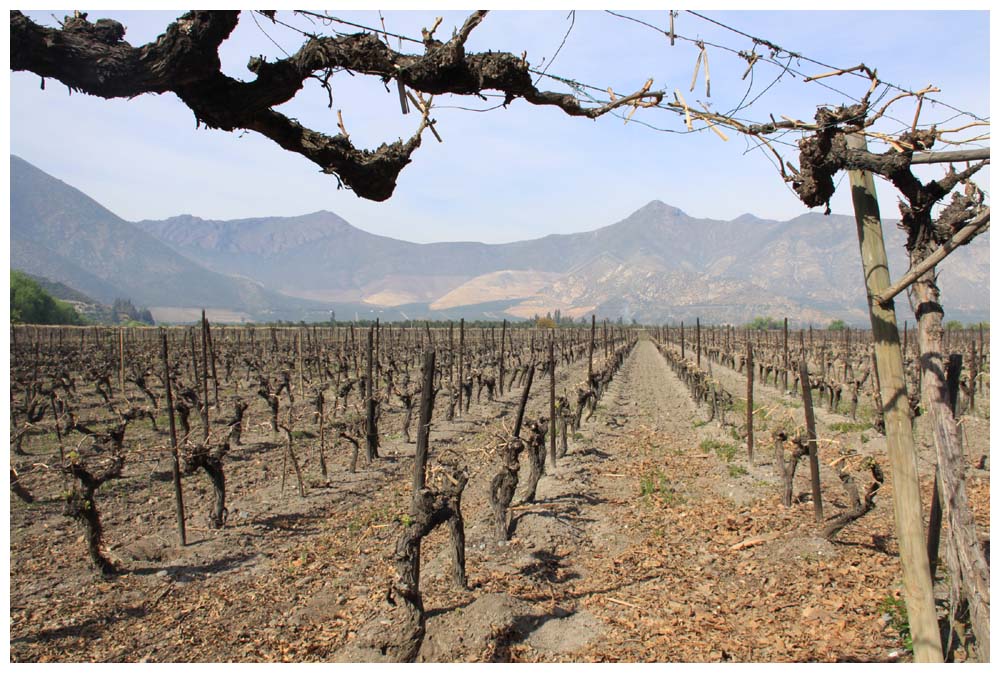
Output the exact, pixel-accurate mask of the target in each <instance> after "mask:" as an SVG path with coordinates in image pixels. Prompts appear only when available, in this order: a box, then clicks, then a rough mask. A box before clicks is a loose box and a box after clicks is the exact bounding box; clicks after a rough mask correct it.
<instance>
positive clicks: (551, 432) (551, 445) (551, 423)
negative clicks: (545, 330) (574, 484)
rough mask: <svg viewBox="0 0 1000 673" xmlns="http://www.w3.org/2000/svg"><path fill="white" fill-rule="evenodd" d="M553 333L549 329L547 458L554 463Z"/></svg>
mask: <svg viewBox="0 0 1000 673" xmlns="http://www.w3.org/2000/svg"><path fill="white" fill-rule="evenodd" d="M555 338H556V337H555V334H554V332H553V331H551V330H550V331H549V428H550V429H549V460H551V461H552V466H553V467H555V464H556V357H555V352H556V351H555Z"/></svg>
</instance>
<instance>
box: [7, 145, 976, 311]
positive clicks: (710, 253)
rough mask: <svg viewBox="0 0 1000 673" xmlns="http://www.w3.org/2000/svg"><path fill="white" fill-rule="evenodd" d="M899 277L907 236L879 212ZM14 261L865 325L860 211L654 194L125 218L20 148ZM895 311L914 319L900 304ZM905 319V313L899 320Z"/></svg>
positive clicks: (177, 301)
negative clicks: (619, 212)
mask: <svg viewBox="0 0 1000 673" xmlns="http://www.w3.org/2000/svg"><path fill="white" fill-rule="evenodd" d="M884 229H885V235H886V246H887V249H888V250H889V252H890V271H891V273H892V277H894V278H895V277H897V276H898V275H899V274H900V273H901V272H902V271H904V270H905V269H906V258H905V254H904V250H903V240H904V237H903V234H902V232H901V231H899V230H898V228H897V227H896V226H894V223H893V222H892V221H889V220H886V221H885V222H884ZM988 236H989V235H988V234H986V235H984V236H981V237H979V238H978V239H976V240H975V241H974V242H973V243H972V244H970V245H968V246H965V247H964V248H963V249H961V250H959V251H957V252H956V253H955V254H954V255H953V258H952V259H949V260H947V261H946V262H944V263H943V264H942V265H941V279H940V285H941V288H942V293H943V298H944V300H945V310H946V312H947V318H948V319H958V320H962V321H973V320H982V319H988V317H989V240H988ZM11 265H12V267H13V268H17V269H21V270H24V271H26V272H29V273H32V274H35V275H40V276H45V277H48V278H51V279H53V280H56V281H60V282H63V283H65V284H67V285H69V286H71V287H74V288H76V289H78V290H81V291H83V292H85V293H86V294H89V295H92V296H94V297H96V298H98V299H100V300H103V301H110V300H111V299H112V298H114V297H129V298H131V299H132V300H133V301H134V302H135V303H136V304H142V305H148V306H150V307H151V309H152V311H153V315H154V317H156V319H157V320H158V321H162V320H166V321H184V320H188V319H193V318H194V317H195V316H196V315H197V313H198V310H199V309H200V307H205V308H206V309H209V314H210V315H213V314H214V315H215V319H216V320H223V321H224V320H241V319H242V320H275V319H285V320H299V319H304V320H324V319H328V318H329V315H330V311H331V310H333V311H336V314H337V317H338V318H340V319H351V318H356V317H360V318H373V317H375V316H376V315H377V316H380V317H382V319H383V320H399V319H421V318H432V319H433V318H437V319H456V318H458V317H465V318H467V319H477V318H492V319H498V318H500V317H507V318H513V319H517V318H530V317H532V316H534V315H536V314H538V315H545V314H546V313H549V312H554V311H556V310H559V311H561V313H562V315H564V316H572V317H580V316H585V315H589V314H590V313H596V314H597V315H598V317H601V318H604V317H606V318H611V319H615V318H617V317H622V318H624V319H626V320H632V319H635V320H638V321H639V322H669V321H678V320H690V321H693V320H694V318H695V317H700V318H701V319H702V320H703V321H705V322H714V323H718V322H731V323H742V322H746V321H748V320H750V319H752V318H754V317H756V316H765V315H769V316H774V317H781V316H788V318H789V321H790V322H792V323H812V324H824V323H826V322H829V321H830V320H833V319H841V320H845V321H846V322H848V323H851V324H857V325H863V324H865V323H866V322H867V309H866V304H865V299H864V297H865V295H864V289H863V285H862V277H861V269H860V262H859V259H858V250H857V237H856V230H855V223H854V218H853V217H846V216H841V215H829V216H824V215H821V214H819V213H812V212H809V213H805V214H803V215H800V216H798V217H796V218H794V219H791V220H788V221H784V222H779V221H775V220H765V219H760V218H757V217H755V216H754V215H750V214H746V215H742V216H740V217H738V218H736V219H735V220H731V221H723V220H712V219H705V218H696V217H692V216H689V215H687V214H686V213H684V212H683V211H681V210H680V209H678V208H675V207H672V206H669V205H667V204H665V203H663V202H661V201H655V200H654V201H651V202H650V203H648V204H646V205H645V206H643V207H642V208H640V209H638V210H637V211H635V212H634V213H632V214H631V215H629V216H628V217H626V218H625V219H623V220H621V221H620V222H617V223H614V224H611V225H609V226H606V227H602V228H600V229H597V230H594V231H588V232H582V233H577V234H566V235H550V236H545V237H543V238H539V239H535V240H529V241H519V242H515V243H504V244H485V243H474V242H454V243H426V244H418V243H411V242H407V241H400V240H397V239H393V238H389V237H385V236H378V235H375V234H371V233H368V232H366V231H363V230H362V229H359V228H357V227H355V226H352V225H351V224H350V223H348V222H347V221H345V220H344V219H343V218H341V217H339V216H338V215H336V214H334V213H331V212H327V211H319V212H315V213H310V214H307V215H299V216H295V217H260V218H252V219H241V220H205V219H201V218H198V217H195V216H192V215H180V216H177V217H172V218H169V219H166V220H143V221H140V222H127V221H125V220H123V219H121V218H119V217H117V216H116V215H114V214H113V213H111V212H110V211H109V210H107V209H106V208H104V207H103V206H101V205H100V204H98V203H97V202H96V201H94V200H93V199H90V198H89V197H87V196H86V195H85V194H83V193H82V192H80V191H79V190H76V189H74V188H73V187H70V186H69V185H66V184H65V183H63V182H61V181H59V180H57V179H55V178H53V177H52V176H49V175H47V174H46V173H44V172H43V171H41V170H39V169H37V168H35V167H34V166H32V165H31V164H29V163H27V162H25V161H23V160H21V159H19V158H17V157H13V156H12V157H11ZM897 313H898V314H899V316H900V318H901V319H902V318H904V317H907V316H910V317H912V314H911V313H910V312H909V309H908V307H906V305H905V300H904V301H902V302H899V301H897ZM904 314H905V315H904Z"/></svg>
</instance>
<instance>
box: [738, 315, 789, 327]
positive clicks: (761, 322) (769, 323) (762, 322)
mask: <svg viewBox="0 0 1000 673" xmlns="http://www.w3.org/2000/svg"><path fill="white" fill-rule="evenodd" d="M784 326H785V324H784V323H783V322H782V321H781V320H776V319H774V318H772V317H771V316H769V315H768V316H757V317H756V318H754V319H753V320H751V321H750V322H749V323H747V327H749V328H750V329H781V328H783V327H784Z"/></svg>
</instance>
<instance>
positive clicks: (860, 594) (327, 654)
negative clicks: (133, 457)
mask: <svg viewBox="0 0 1000 673" xmlns="http://www.w3.org/2000/svg"><path fill="white" fill-rule="evenodd" d="M585 371H586V362H583V363H582V364H581V363H577V364H576V365H574V367H573V368H572V369H571V371H562V372H560V380H559V382H558V383H557V388H558V391H559V392H560V393H562V392H563V390H564V389H565V390H567V391H569V392H572V386H574V385H575V384H576V383H577V379H581V380H582V378H583V374H584V373H585ZM716 375H718V373H716ZM546 379H547V377H538V383H537V387H536V388H534V389H533V394H532V397H531V402H530V404H529V409H528V414H529V416H531V415H537V414H539V413H541V414H544V413H546V411H547V400H548V394H547V391H548V387H547V381H546ZM518 395H519V389H515V390H513V391H510V392H508V393H507V394H506V395H505V396H504V397H503V398H502V399H501V400H499V401H498V402H497V403H495V404H493V405H486V404H483V405H476V404H473V409H472V413H471V414H470V415H469V416H468V417H466V418H462V419H457V420H455V421H453V422H448V421H441V420H437V421H435V422H434V426H433V429H432V433H431V446H432V454H433V453H434V452H441V451H455V452H458V453H460V454H461V455H463V456H465V457H466V458H467V461H468V464H469V466H470V473H471V479H470V482H469V486H468V488H467V490H466V494H465V496H464V498H463V512H464V514H465V519H466V539H467V569H468V574H469V583H470V589H469V590H467V591H463V590H460V589H457V588H455V587H454V586H453V585H452V584H451V582H450V575H449V564H450V563H451V560H450V554H449V552H448V550H447V545H446V543H445V536H446V532H445V531H443V530H438V531H435V532H434V533H432V534H431V535H430V536H429V537H428V538H426V539H425V542H424V547H423V552H422V554H423V558H424V560H423V567H422V574H421V591H422V593H423V601H424V605H425V608H426V609H427V616H428V620H427V635H426V637H425V640H424V643H423V647H422V649H421V652H420V655H419V660H422V661H535V662H552V661H730V660H732V661H813V660H819V661H892V660H898V659H901V658H903V659H905V658H906V656H907V655H906V652H905V649H904V647H903V642H902V640H901V638H900V632H899V629H898V628H897V620H896V616H897V612H898V610H897V607H896V606H898V604H899V603H898V598H899V594H898V586H897V579H898V576H899V564H898V558H897V556H896V549H895V543H894V540H893V537H892V516H891V507H890V503H891V497H890V495H889V490H888V489H891V480H890V482H889V483H887V485H886V487H884V489H883V494H882V495H881V496H880V500H879V502H878V504H877V506H876V509H875V510H873V511H872V512H871V513H870V514H869V515H867V516H866V517H864V518H863V519H862V520H861V521H859V522H857V523H856V524H854V525H852V526H851V527H849V528H848V529H846V530H845V531H843V532H842V533H841V535H840V541H839V542H838V543H831V542H827V541H826V540H824V539H822V538H821V537H820V536H819V528H818V527H817V525H816V524H815V523H814V522H813V519H812V507H811V503H809V502H808V501H801V502H796V503H794V504H793V507H791V508H788V509H786V508H783V507H781V505H780V496H779V494H778V486H777V480H776V478H775V476H774V470H773V466H771V465H769V464H768V462H767V457H762V459H761V461H760V462H759V463H758V464H756V465H749V464H748V463H747V462H746V460H745V458H744V457H743V455H742V454H741V453H737V454H732V455H731V454H730V453H729V452H728V449H724V448H723V447H727V446H728V445H729V444H735V443H736V442H735V440H734V439H733V438H732V437H731V435H730V434H729V429H724V428H721V427H719V426H718V425H717V424H715V423H706V422H705V419H706V417H707V412H706V411H705V410H704V409H699V408H697V407H696V406H695V405H694V403H693V402H692V401H691V399H690V397H689V396H688V394H687V391H686V389H685V387H684V386H683V385H682V384H681V382H680V381H679V380H678V379H677V378H676V377H675V376H674V375H673V373H672V372H671V370H670V368H669V366H668V365H667V364H666V362H665V360H664V359H663V357H662V356H661V355H660V354H659V353H658V352H657V350H656V347H655V345H654V344H653V343H652V342H651V341H649V340H645V339H642V340H640V341H639V343H638V345H637V346H636V347H635V349H634V350H633V352H632V353H631V355H630V356H629V358H628V360H627V361H626V363H625V365H624V366H623V367H622V369H621V371H620V372H619V373H618V375H617V377H616V378H615V379H614V381H613V382H612V383H611V385H610V387H609V389H608V391H607V392H606V393H605V395H604V397H603V399H602V400H601V402H600V403H599V405H598V409H597V413H596V414H595V416H594V418H593V419H592V420H591V421H589V422H586V423H584V425H583V427H582V428H581V431H580V432H579V433H577V434H576V435H574V436H573V438H572V439H571V441H570V450H569V453H568V455H567V456H566V457H565V458H563V459H561V460H560V461H559V462H558V464H557V465H556V466H551V465H549V466H547V467H546V470H547V472H546V474H545V475H544V476H543V477H542V479H541V481H540V482H539V486H538V497H537V501H536V502H535V503H533V504H529V505H519V504H518V503H519V497H518V496H515V500H514V504H515V507H514V512H513V513H514V515H515V519H514V523H513V535H512V539H511V540H510V541H509V542H508V543H505V544H497V543H496V542H495V541H494V539H493V533H492V526H491V519H490V512H489V505H488V500H487V488H488V484H489V480H490V478H492V475H493V474H494V473H495V470H496V465H497V461H496V456H495V455H494V453H493V452H492V451H491V449H490V447H491V446H492V445H494V444H495V443H496V442H497V441H498V436H499V435H501V434H502V433H503V429H504V427H505V425H506V427H508V428H509V426H510V425H511V424H512V416H513V414H514V412H515V410H516V400H517V398H518ZM261 418H263V416H261ZM257 432H258V433H259V434H258V436H256V437H252V436H250V437H249V442H250V443H249V444H248V446H247V447H245V448H244V449H243V450H241V451H239V452H234V454H233V455H232V456H230V457H229V458H228V459H227V461H228V462H229V463H230V464H231V467H230V469H231V470H232V472H231V473H230V474H232V475H233V476H232V477H231V481H230V483H231V489H232V491H231V495H230V503H231V504H230V510H231V511H230V515H229V522H228V524H227V527H226V528H225V529H224V530H222V531H211V530H209V529H208V528H207V527H199V526H197V525H196V524H194V525H192V526H191V528H190V529H189V530H192V531H193V532H192V534H191V544H189V545H188V546H187V547H185V548H183V549H178V548H177V547H176V546H175V545H174V544H173V533H172V529H171V527H170V521H171V516H172V514H171V513H170V512H171V510H170V503H169V497H170V496H169V493H170V491H169V488H170V485H169V483H167V482H161V481H156V480H150V479H149V478H148V474H149V470H148V469H147V470H146V474H145V475H140V474H134V475H132V481H131V482H129V483H127V484H126V485H123V487H122V488H121V489H120V491H121V492H120V493H119V492H117V491H116V493H115V496H114V497H113V498H110V499H108V505H107V509H106V528H107V533H108V539H109V542H110V543H111V546H112V550H111V551H112V554H116V555H118V557H119V559H120V560H121V561H122V562H123V564H124V565H126V566H128V567H129V568H130V570H131V572H129V573H128V574H126V575H123V576H121V577H119V578H117V579H115V580H113V581H110V582H103V581H100V580H98V579H96V578H95V577H94V576H93V575H92V574H91V573H90V572H89V570H88V568H87V567H86V561H85V558H84V553H83V548H82V542H81V541H80V540H79V539H78V535H79V533H78V530H77V529H76V528H74V527H73V526H72V525H71V522H69V521H68V520H65V518H64V517H61V516H60V515H59V512H58V507H59V503H58V501H57V500H50V501H46V502H41V503H40V504H38V505H35V506H26V505H23V504H19V503H15V501H14V500H12V520H11V659H12V661H56V660H58V661H83V660H97V661H329V660H333V659H336V658H338V656H339V655H340V653H341V652H342V651H343V648H344V646H345V645H347V644H348V643H349V642H351V641H352V640H354V639H355V638H357V634H358V632H359V630H360V629H361V628H362V627H363V626H364V625H365V624H368V623H371V620H378V619H379V616H380V612H381V610H382V607H383V606H384V600H385V596H386V589H387V587H388V583H389V581H390V580H391V578H392V574H393V568H392V566H391V555H392V550H393V547H394V544H395V540H396V539H397V538H398V536H399V533H400V531H401V528H402V524H401V520H402V517H403V515H404V514H405V511H406V506H407V503H408V488H409V474H410V473H409V470H410V467H411V465H412V460H411V458H412V445H404V444H403V443H402V442H401V440H400V439H399V438H397V437H395V436H394V435H393V434H392V433H391V430H390V431H387V435H386V437H385V438H384V439H383V446H384V450H383V456H384V457H383V458H381V459H379V460H378V461H376V463H374V464H373V465H371V466H362V469H360V470H359V471H358V473H357V474H353V475H352V474H349V473H348V472H347V470H346V465H347V462H348V456H347V455H346V452H344V453H341V454H338V455H337V456H335V457H334V459H333V460H332V461H331V475H332V478H331V480H330V482H329V483H320V482H319V481H318V480H317V478H316V475H318V469H317V468H316V466H315V463H314V462H313V461H312V458H311V457H310V456H309V454H308V453H306V454H305V455H306V458H307V461H306V462H307V464H306V465H305V471H306V473H307V474H309V475H312V476H310V477H309V478H308V482H309V489H308V492H307V495H306V497H305V498H304V499H302V498H299V497H298V495H297V494H293V489H292V487H291V482H289V483H288V484H286V485H285V490H284V493H283V494H282V492H281V488H280V481H281V474H280V467H281V463H280V459H279V457H280V455H281V452H280V448H279V447H278V445H277V444H276V443H274V442H273V441H272V438H271V437H270V435H269V433H267V432H264V431H263V430H258V431H257ZM803 472H805V473H806V474H807V472H808V471H807V470H803ZM143 478H145V480H146V481H145V482H143ZM800 478H801V479H802V480H803V481H802V484H801V486H802V488H801V489H798V490H801V491H806V490H808V486H807V481H806V480H807V476H804V477H800ZM189 481H191V482H194V483H192V484H191V501H192V502H195V503H197V502H200V503H202V504H201V509H202V510H204V509H207V506H208V502H209V499H208V485H207V483H206V484H201V485H200V486H199V487H197V488H196V487H195V486H196V483H197V480H189ZM187 483H188V482H186V484H187ZM123 484H125V482H123ZM186 488H188V486H186ZM827 491H830V495H829V501H828V502H829V505H828V506H829V508H830V511H831V512H836V511H837V509H838V508H842V507H844V506H845V505H846V503H845V502H843V498H842V497H839V496H838V495H837V493H836V492H834V491H833V490H832V489H831V488H829V487H828V488H827ZM986 494H987V497H988V482H987V484H986ZM824 495H825V496H826V491H825V493H824ZM194 507H195V509H196V510H197V507H198V505H194ZM137 512H139V513H137ZM198 515H199V514H194V515H192V516H198ZM200 515H203V513H201V514H200Z"/></svg>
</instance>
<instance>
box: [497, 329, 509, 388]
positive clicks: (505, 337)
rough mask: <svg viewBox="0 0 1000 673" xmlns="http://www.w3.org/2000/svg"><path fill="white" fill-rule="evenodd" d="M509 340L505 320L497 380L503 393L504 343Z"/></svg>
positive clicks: (501, 334)
mask: <svg viewBox="0 0 1000 673" xmlns="http://www.w3.org/2000/svg"><path fill="white" fill-rule="evenodd" d="M506 342H507V321H506V320H504V321H503V326H502V327H501V328H500V369H499V379H500V380H499V381H497V385H498V386H499V387H498V388H497V392H498V394H500V395H503V349H504V344H505V343H506Z"/></svg>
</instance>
